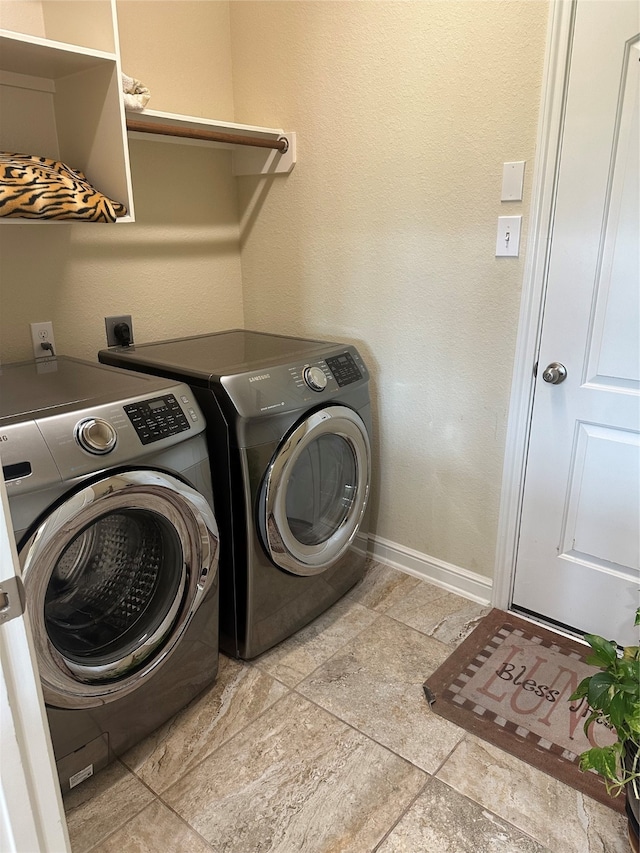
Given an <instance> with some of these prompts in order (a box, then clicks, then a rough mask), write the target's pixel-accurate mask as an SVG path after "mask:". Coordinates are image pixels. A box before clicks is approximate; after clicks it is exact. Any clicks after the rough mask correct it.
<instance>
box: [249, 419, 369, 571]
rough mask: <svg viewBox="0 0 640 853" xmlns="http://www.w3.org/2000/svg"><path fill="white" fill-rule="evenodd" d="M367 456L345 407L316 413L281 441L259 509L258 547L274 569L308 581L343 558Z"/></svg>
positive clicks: (362, 491) (361, 504) (360, 427)
mask: <svg viewBox="0 0 640 853" xmlns="http://www.w3.org/2000/svg"><path fill="white" fill-rule="evenodd" d="M370 457H371V451H370V445H369V437H368V434H367V429H366V426H365V424H364V422H363V421H362V419H361V418H360V417H359V415H357V414H356V413H355V412H354V411H352V410H351V409H348V408H346V406H330V407H327V408H326V409H321V410H319V411H317V412H314V413H313V414H312V415H310V416H309V417H308V418H306V419H305V420H304V421H302V423H300V424H299V425H298V426H297V427H296V428H295V429H294V430H293V431H292V432H291V433H290V434H289V435H288V436H287V437H286V438H285V440H284V441H283V442H282V444H281V446H280V448H279V450H278V451H277V453H276V454H275V456H274V458H273V460H272V462H271V465H270V467H269V470H268V471H267V474H266V476H265V481H264V485H263V490H262V501H261V504H260V529H261V533H262V539H263V543H264V545H265V548H266V549H267V552H268V553H269V556H270V557H271V559H272V560H273V561H274V563H276V565H278V566H280V567H281V568H283V569H287V570H288V571H290V572H292V573H294V574H298V575H313V574H318V573H320V572H322V571H324V570H325V569H327V568H329V567H330V566H332V565H333V564H334V563H335V562H337V560H339V559H340V557H341V556H342V555H343V554H344V552H345V551H346V550H347V548H348V547H349V546H350V544H351V543H352V541H353V539H354V537H355V535H356V533H357V531H358V528H359V526H360V523H361V521H362V518H363V516H364V512H365V509H366V504H367V499H368V495H369V479H370V468H371V462H370Z"/></svg>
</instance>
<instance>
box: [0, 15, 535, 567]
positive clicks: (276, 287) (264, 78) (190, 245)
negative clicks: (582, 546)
mask: <svg viewBox="0 0 640 853" xmlns="http://www.w3.org/2000/svg"><path fill="white" fill-rule="evenodd" d="M118 14H119V18H120V24H121V34H120V39H121V48H122V57H123V68H124V70H125V71H126V72H127V73H128V74H130V75H134V76H136V77H138V78H139V79H141V80H142V81H143V82H144V83H146V84H147V85H148V87H149V88H150V89H151V92H152V100H151V102H150V104H149V107H150V108H153V109H158V110H166V111H175V112H182V113H186V114H189V113H190V114H193V115H203V116H212V117H215V118H220V119H227V120H229V119H233V118H235V120H236V121H240V122H247V123H250V124H264V125H268V126H282V127H285V128H287V129H291V130H295V131H297V132H298V134H299V136H298V143H299V162H298V164H297V165H296V167H295V169H294V171H293V172H292V174H291V175H290V176H288V177H286V178H283V177H278V178H276V179H273V180H269V181H260V180H258V179H253V178H243V179H240V180H239V181H237V182H236V181H235V180H234V179H233V178H231V175H230V168H229V155H228V153H227V152H224V151H211V150H207V149H203V148H197V147H189V148H185V147H182V146H177V145H170V144H162V143H152V142H134V143H133V144H132V172H133V180H134V194H135V200H136V214H137V220H138V221H137V222H136V224H135V225H127V226H114V227H109V226H100V227H91V226H84V225H76V226H68V225H62V226H25V225H18V226H5V227H3V228H1V229H0V258H1V261H0V300H1V301H0V309H1V310H0V333H1V339H0V356H1V357H2V359H3V360H5V361H9V360H14V359H19V358H29V357H30V354H31V349H30V339H29V330H28V323H29V322H30V321H33V320H45V319H52V320H53V321H54V324H55V333H56V339H57V342H58V349H59V351H60V352H67V353H69V354H72V355H78V356H83V357H88V358H93V357H95V353H96V351H97V350H98V349H99V348H100V347H101V346H103V345H104V331H103V317H104V316H105V315H108V314H113V313H131V314H133V317H134V325H135V330H136V337H137V339H138V340H151V339H156V338H162V337H167V336H170V335H179V334H196V333H198V332H203V331H207V330H210V329H221V328H228V327H232V326H237V325H242V322H243V318H244V324H245V325H246V326H247V327H253V328H259V329H264V330H272V331H277V332H285V333H291V334H308V335H311V336H318V337H325V338H336V339H345V340H351V341H354V342H355V343H356V344H357V345H358V346H359V347H360V348H361V350H362V352H363V355H364V356H365V358H366V359H367V362H368V363H369V365H370V367H371V370H372V374H373V383H372V391H373V398H374V407H375V419H376V436H375V452H376V460H377V464H376V475H377V476H376V484H375V493H374V509H375V514H376V516H377V532H378V534H379V535H380V536H382V537H384V538H386V539H389V540H391V541H393V542H397V543H399V544H401V545H404V546H406V547H407V548H412V549H415V550H417V551H419V552H421V553H423V554H426V555H430V556H432V557H435V558H439V559H441V560H445V561H447V562H451V563H454V564H457V565H460V566H463V567H465V568H468V569H472V570H475V571H477V572H479V573H482V574H485V575H487V576H490V575H491V573H492V569H493V561H494V550H495V536H496V525H497V512H498V499H499V490H500V480H501V469H502V460H503V445H504V432H505V420H506V411H507V406H508V396H509V383H510V376H511V370H512V363H513V349H514V342H515V335H516V325H517V315H518V304H519V298H520V288H521V280H522V268H523V259H522V255H521V258H520V259H496V258H494V255H493V253H494V246H495V230H496V217H497V216H498V215H500V214H505V213H520V212H523V213H524V214H525V230H526V225H527V222H526V213H527V210H528V201H529V186H530V181H531V174H532V158H533V155H534V140H535V128H536V122H537V114H538V102H539V89H540V79H541V70H542V62H543V52H544V38H545V30H546V18H547V3H546V0H545V2H542V0H540V2H538V0H485V2H480V1H479V0H477V2H464V0H457V2H429V0H416V2H413V0H405V1H404V2H384V0H382V2H370V0H364V2H349V0H339V2H306V0H297V2H295V3H294V2H277V0H269V2H252V0H246V2H245V0H243V2H232V3H231V4H228V3H226V2H217V0H214V2H208V0H195V2H192V0H173V1H172V2H170V0H153V2H151V0H141V1H140V0H119V3H118ZM232 70H233V75H232V73H231V72H232ZM232 83H233V87H232ZM234 105H235V114H234ZM520 159H524V160H527V161H528V168H527V181H526V195H525V199H524V202H523V203H522V204H502V205H501V204H500V201H499V197H500V183H501V170H502V163H503V161H507V160H520ZM236 189H239V197H240V203H239V208H238V203H237V201H238V200H237V197H236Z"/></svg>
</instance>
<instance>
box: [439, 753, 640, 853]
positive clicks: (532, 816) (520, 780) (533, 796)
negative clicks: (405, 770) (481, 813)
mask: <svg viewBox="0 0 640 853" xmlns="http://www.w3.org/2000/svg"><path fill="white" fill-rule="evenodd" d="M438 777H439V778H440V779H442V780H443V781H444V782H446V783H447V784H448V785H451V787H453V788H455V789H456V790H457V791H459V792H460V793H462V794H464V795H465V796H467V797H469V798H470V799H472V800H475V801H476V802H477V803H480V805H482V806H484V807H485V808H487V809H489V810H490V811H492V812H493V813H495V814H497V815H499V816H500V817H501V818H503V819H504V820H506V821H508V822H509V823H512V824H514V826H517V827H518V828H519V829H521V830H523V832H526V833H527V834H528V835H530V836H532V837H533V838H535V839H536V840H537V841H539V842H540V843H541V844H543V845H545V846H546V847H548V848H549V849H550V850H552V851H553V853H629V842H628V840H627V837H626V820H625V819H624V818H623V817H622V816H621V815H619V814H617V813H616V812H614V811H612V810H611V809H609V808H607V807H606V806H603V805H601V804H600V803H597V802H596V801H595V800H592V799H590V798H589V797H585V796H584V795H582V794H580V793H579V792H578V791H574V790H573V789H572V788H569V787H568V786H567V785H563V784H562V783H561V782H558V781H556V780H555V779H553V778H552V777H551V776H547V774H546V773H542V772H541V771H540V770H537V769H536V768H534V767H531V766H529V765H528V764H525V763H524V762H522V761H519V760H518V759H517V758H514V757H513V756H511V755H509V754H508V753H506V752H503V751H502V750H500V749H498V748H497V747H495V746H492V745H491V744H488V743H485V742H484V741H481V740H478V739H477V738H475V737H472V736H468V737H467V738H465V740H464V741H463V742H462V743H460V744H459V746H458V747H457V748H456V750H455V751H454V752H453V754H452V755H451V756H450V757H449V759H448V760H447V762H446V763H445V764H444V766H443V767H442V768H441V770H440V771H439V773H438Z"/></svg>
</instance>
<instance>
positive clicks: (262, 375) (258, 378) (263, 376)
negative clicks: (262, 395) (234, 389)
mask: <svg viewBox="0 0 640 853" xmlns="http://www.w3.org/2000/svg"><path fill="white" fill-rule="evenodd" d="M263 379H271V374H270V373H260V374H259V375H258V376H250V377H249V382H262V380H263Z"/></svg>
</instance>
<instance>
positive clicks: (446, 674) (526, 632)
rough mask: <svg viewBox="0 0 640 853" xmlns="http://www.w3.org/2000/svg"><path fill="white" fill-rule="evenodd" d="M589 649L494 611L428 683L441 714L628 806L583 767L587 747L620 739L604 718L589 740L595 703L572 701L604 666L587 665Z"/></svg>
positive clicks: (605, 799)
mask: <svg viewBox="0 0 640 853" xmlns="http://www.w3.org/2000/svg"><path fill="white" fill-rule="evenodd" d="M589 651H590V649H589V648H588V647H586V646H584V645H582V644H580V643H578V642H575V641H573V640H570V639H567V638H565V637H563V636H561V635H559V634H555V633H553V632H552V631H548V630H545V629H544V628H541V627H538V626H537V625H535V624H533V623H531V622H526V621H525V620H524V619H519V618H518V617H517V616H514V615H513V614H511V613H505V612H504V611H502V610H492V611H491V612H490V613H489V614H488V615H487V616H486V617H485V618H484V619H483V620H482V622H480V624H479V625H478V627H477V628H475V629H474V631H473V632H472V633H471V634H470V635H469V636H468V637H467V638H466V639H465V640H464V641H463V642H462V643H461V644H460V646H458V648H457V649H456V651H455V652H454V653H453V654H452V655H451V656H450V657H449V658H447V660H446V661H445V662H444V664H443V665H442V666H441V667H440V668H439V669H437V670H436V672H434V674H433V675H432V676H430V677H429V678H428V679H427V681H426V683H425V687H427V688H428V690H429V691H431V693H432V694H433V695H434V696H435V701H434V702H433V705H432V710H433V712H434V713H436V714H438V715H439V716H441V717H444V718H445V719H447V720H451V721H452V722H454V723H456V724H457V725H459V726H461V727H462V728H464V729H466V730H467V731H469V732H471V733H473V734H474V735H477V736H478V737H480V738H482V739H483V740H486V741H489V743H493V744H495V745H496V746H498V747H500V748H501V749H504V750H505V752H509V753H511V754H512V755H515V756H517V757H518V758H520V759H522V761H526V762H527V763H528V764H531V765H533V766H534V767H537V768H538V769H540V770H543V771H544V772H545V773H548V774H549V775H550V776H554V777H555V778H556V779H559V780H560V781H562V782H564V783H566V784H567V785H570V786H571V787H572V788H575V789H576V790H578V791H581V792H583V793H584V794H587V795H588V796H590V797H593V798H594V799H596V800H598V801H599V802H601V803H604V804H605V805H607V806H609V807H610V808H612V809H614V810H616V811H619V812H623V811H624V796H620V797H615V798H614V797H610V796H609V795H608V794H607V791H606V787H605V785H604V781H603V780H602V778H601V777H600V776H599V775H597V774H596V773H593V772H586V773H583V772H581V771H580V769H579V767H578V756H579V755H580V753H581V752H583V751H584V750H585V749H589V748H590V747H591V746H595V745H597V746H605V745H607V744H609V743H613V741H614V740H615V735H614V734H613V733H612V732H611V731H610V730H609V729H608V728H607V727H606V726H603V725H596V724H592V726H591V727H590V731H589V738H587V736H586V735H585V733H584V731H583V725H584V721H585V719H586V717H587V716H588V713H589V711H588V706H587V705H586V703H585V702H580V703H578V702H569V701H568V699H569V696H571V694H572V693H573V691H574V690H575V689H576V687H577V686H578V684H579V683H580V682H581V681H582V679H583V678H585V677H586V676H587V675H590V674H591V673H593V672H596V671H597V670H596V668H595V667H592V666H590V665H589V664H587V663H585V657H586V656H587V655H588V654H589ZM425 692H428V691H425Z"/></svg>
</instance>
